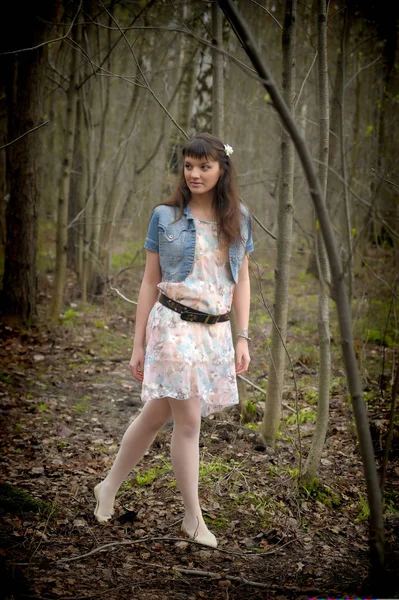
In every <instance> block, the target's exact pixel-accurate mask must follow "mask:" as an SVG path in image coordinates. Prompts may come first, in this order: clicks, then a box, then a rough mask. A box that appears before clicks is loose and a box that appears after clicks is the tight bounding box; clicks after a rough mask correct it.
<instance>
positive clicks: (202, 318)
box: [158, 294, 231, 325]
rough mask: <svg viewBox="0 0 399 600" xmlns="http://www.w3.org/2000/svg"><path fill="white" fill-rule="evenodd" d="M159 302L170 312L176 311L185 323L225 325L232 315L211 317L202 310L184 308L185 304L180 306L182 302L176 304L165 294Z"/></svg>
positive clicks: (161, 295) (160, 297)
mask: <svg viewBox="0 0 399 600" xmlns="http://www.w3.org/2000/svg"><path fill="white" fill-rule="evenodd" d="M158 302H160V303H161V304H163V306H166V307H167V308H170V310H174V311H175V312H177V313H179V314H180V318H181V319H183V321H191V322H193V323H205V324H206V325H215V323H223V322H224V321H229V320H230V314H231V313H229V312H228V313H226V314H224V315H209V314H208V313H205V312H201V311H200V310H196V309H195V308H190V307H189V306H184V304H180V302H176V300H172V299H171V298H168V297H167V296H165V294H160V296H159V298H158Z"/></svg>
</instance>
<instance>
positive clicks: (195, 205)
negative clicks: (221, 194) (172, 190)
mask: <svg viewBox="0 0 399 600" xmlns="http://www.w3.org/2000/svg"><path fill="white" fill-rule="evenodd" d="M189 206H190V210H191V213H192V215H193V217H196V218H197V219H203V220H204V221H216V212H215V209H214V208H213V200H212V198H208V197H207V198H204V197H203V196H200V197H199V198H198V197H195V196H192V197H191V200H190V202H189Z"/></svg>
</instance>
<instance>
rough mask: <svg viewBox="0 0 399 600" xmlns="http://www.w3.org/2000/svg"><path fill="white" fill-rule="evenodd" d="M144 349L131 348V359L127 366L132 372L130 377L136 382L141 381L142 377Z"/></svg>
mask: <svg viewBox="0 0 399 600" xmlns="http://www.w3.org/2000/svg"><path fill="white" fill-rule="evenodd" d="M144 356H145V352H144V348H133V352H132V357H131V359H130V362H129V366H130V368H131V370H132V375H133V377H134V378H135V379H136V380H137V381H140V382H141V381H143V377H144Z"/></svg>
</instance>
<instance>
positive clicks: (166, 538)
mask: <svg viewBox="0 0 399 600" xmlns="http://www.w3.org/2000/svg"><path fill="white" fill-rule="evenodd" d="M296 541H298V540H296V539H292V540H289V541H288V542H285V544H281V545H279V544H276V545H275V546H273V548H272V549H271V550H268V551H267V552H245V551H243V552H233V551H232V550H224V549H222V548H219V547H218V548H212V547H211V546H206V548H207V550H210V549H212V550H217V551H218V552H221V553H222V554H231V555H233V556H241V557H242V558H247V557H248V556H253V557H255V556H256V557H262V556H267V555H270V554H276V552H277V551H278V550H280V549H281V548H284V546H287V545H288V544H292V543H293V542H296ZM144 542H187V543H188V544H195V545H196V546H201V548H204V545H203V544H201V543H200V542H197V541H195V540H191V539H189V538H183V537H172V536H162V537H150V536H147V537H145V538H140V539H138V540H129V541H126V542H109V543H108V544H104V545H103V546H99V547H98V548H93V550H90V552H85V553H84V554H80V555H79V556H72V557H71V558H60V559H59V560H57V561H56V563H57V564H60V563H66V562H74V561H77V560H80V559H81V558H87V557H88V556H92V555H93V554H98V553H99V552H102V551H103V550H107V549H109V548H115V547H118V546H131V545H134V544H141V543H144Z"/></svg>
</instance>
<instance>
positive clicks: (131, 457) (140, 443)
mask: <svg viewBox="0 0 399 600" xmlns="http://www.w3.org/2000/svg"><path fill="white" fill-rule="evenodd" d="M171 417H172V411H171V407H170V405H169V402H168V399H167V398H155V399H153V400H149V401H148V402H146V404H145V405H144V408H143V410H142V411H141V413H140V414H139V416H138V417H137V418H136V419H135V420H134V421H133V422H132V423H131V424H130V425H129V427H128V428H127V430H126V432H125V434H124V436H123V438H122V442H121V445H120V448H119V452H118V454H117V455H116V458H115V461H114V463H113V465H112V467H111V470H110V472H109V473H108V475H107V476H106V478H105V479H104V480H103V481H102V482H101V483H100V484H99V486H96V491H95V493H96V497H97V499H98V505H97V507H96V512H95V514H96V515H97V518H98V520H100V521H106V520H108V519H109V518H110V516H111V515H112V513H113V506H114V501H115V496H116V493H117V491H118V490H119V487H120V486H121V484H122V482H123V481H124V480H125V479H126V477H127V476H128V475H129V473H130V471H131V470H132V469H133V468H134V467H135V466H136V465H137V463H138V462H139V460H140V459H141V458H142V456H143V454H144V453H145V452H146V451H147V450H148V448H149V447H150V446H151V444H152V442H153V441H154V439H155V437H156V435H157V433H158V431H159V430H160V429H161V427H163V425H165V423H166V422H167V421H169V420H170V419H171ZM101 516H103V518H101Z"/></svg>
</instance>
